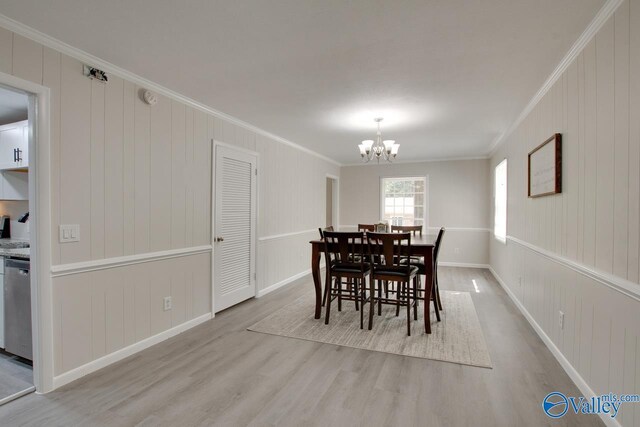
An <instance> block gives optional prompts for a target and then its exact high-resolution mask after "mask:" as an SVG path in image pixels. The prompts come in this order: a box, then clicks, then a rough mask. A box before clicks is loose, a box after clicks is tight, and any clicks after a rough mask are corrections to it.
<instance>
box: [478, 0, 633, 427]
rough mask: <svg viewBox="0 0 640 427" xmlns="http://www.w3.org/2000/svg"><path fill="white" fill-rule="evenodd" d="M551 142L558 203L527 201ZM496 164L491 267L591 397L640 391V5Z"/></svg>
mask: <svg viewBox="0 0 640 427" xmlns="http://www.w3.org/2000/svg"><path fill="white" fill-rule="evenodd" d="M556 132H560V133H562V138H563V141H562V148H563V153H562V155H563V170H562V180H563V181H562V194H559V195H554V196H549V197H542V198H536V199H528V198H527V188H526V185H527V184H526V183H527V170H526V161H527V153H528V152H529V151H531V150H532V149H533V148H534V147H536V146H537V145H539V144H540V143H541V142H542V141H544V140H546V139H547V138H548V137H550V136H551V135H552V134H553V133H556ZM505 157H506V158H507V159H508V226H507V227H508V228H507V234H508V235H509V238H508V240H507V243H506V245H505V244H502V243H499V242H498V241H495V240H494V239H491V265H492V267H493V269H494V270H495V271H496V273H497V274H498V275H499V277H500V278H501V279H502V281H503V282H504V283H505V285H506V286H507V288H508V289H509V290H510V292H511V293H512V294H513V295H514V296H515V298H516V299H517V301H519V303H520V304H521V305H522V306H523V307H524V309H525V310H527V311H528V313H529V314H530V315H531V317H532V318H533V320H534V321H535V322H536V323H537V324H538V325H539V326H540V328H541V329H542V331H543V332H544V334H546V335H547V336H548V337H549V338H550V339H551V341H552V342H553V345H555V346H556V347H557V348H558V349H559V351H560V352H561V354H562V356H563V357H564V358H566V359H567V361H568V363H570V365H571V366H572V369H575V371H576V373H577V374H578V375H579V376H580V377H581V378H582V379H583V380H584V381H585V382H586V384H588V386H589V387H590V388H591V389H592V390H593V391H595V392H596V393H598V394H602V393H608V392H613V393H640V363H639V361H640V285H638V283H639V276H640V272H639V270H638V268H639V267H638V244H639V239H640V215H639V213H640V205H639V203H640V189H639V186H640V175H639V172H640V0H631V1H625V2H623V3H622V5H621V6H620V7H619V8H618V10H617V11H616V12H615V15H614V16H612V17H611V18H610V19H609V20H608V21H607V22H606V23H605V24H604V26H603V27H602V28H601V29H600V31H599V32H598V33H597V34H596V36H595V37H594V38H593V40H591V41H590V42H589V43H588V45H587V46H586V47H585V49H584V50H583V51H582V52H581V53H580V54H579V55H578V57H577V58H576V59H575V61H573V63H571V64H570V65H569V67H568V68H567V70H566V71H565V72H564V73H563V74H562V76H561V77H560V78H559V79H558V81H557V82H556V83H555V84H554V85H553V87H552V88H551V89H550V90H549V92H547V93H546V95H545V96H544V97H543V99H542V100H541V101H540V102H539V103H538V104H537V106H536V107H535V109H534V110H533V111H532V112H531V113H530V114H529V115H528V116H527V118H526V119H525V120H524V121H523V122H522V123H521V124H520V126H519V127H518V128H517V129H516V130H515V131H514V132H513V133H512V134H511V135H510V136H509V137H508V138H507V140H506V142H505V143H504V144H503V145H502V146H501V147H500V148H499V150H498V151H497V152H496V153H495V155H494V156H493V158H492V159H491V165H492V169H493V167H495V165H497V163H498V162H500V161H501V160H502V159H503V158H505ZM491 176H492V177H493V174H492V175H491ZM520 281H521V282H522V283H521V284H520ZM560 310H562V311H564V313H565V326H564V328H563V329H560V327H559V320H558V317H559V311H560ZM622 408H623V409H622V415H621V416H620V417H619V419H618V421H620V422H621V423H622V425H625V426H633V425H636V426H637V425H640V405H631V404H628V406H626V407H625V405H623V406H622Z"/></svg>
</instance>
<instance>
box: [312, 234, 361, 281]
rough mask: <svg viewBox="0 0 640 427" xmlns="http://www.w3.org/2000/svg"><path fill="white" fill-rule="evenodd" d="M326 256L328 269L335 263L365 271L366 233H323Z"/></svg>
mask: <svg viewBox="0 0 640 427" xmlns="http://www.w3.org/2000/svg"><path fill="white" fill-rule="evenodd" d="M322 234H323V236H324V254H325V262H326V265H327V268H328V269H330V270H331V268H332V267H333V265H334V263H340V264H348V265H352V266H354V267H357V266H359V267H360V268H361V269H362V270H363V271H364V258H365V257H364V254H365V252H364V248H365V244H364V233H362V232H355V231H354V232H341V231H323V233H322Z"/></svg>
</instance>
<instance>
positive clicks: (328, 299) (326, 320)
mask: <svg viewBox="0 0 640 427" xmlns="http://www.w3.org/2000/svg"><path fill="white" fill-rule="evenodd" d="M328 285H329V286H328V287H327V290H328V293H329V296H328V297H327V310H326V312H325V315H324V324H325V325H328V324H329V314H330V312H331V300H332V298H331V282H329V283H328Z"/></svg>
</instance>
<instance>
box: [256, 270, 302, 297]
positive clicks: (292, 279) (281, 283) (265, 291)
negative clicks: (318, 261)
mask: <svg viewBox="0 0 640 427" xmlns="http://www.w3.org/2000/svg"><path fill="white" fill-rule="evenodd" d="M310 274H311V269H308V270H305V271H302V272H300V273H298V274H294V275H293V276H291V277H287V278H286V279H284V280H281V281H279V282H278V283H274V284H273V285H271V286H269V287H267V288H264V289H261V290H259V291H258V292H256V298H260V297H263V296H265V295H267V294H269V293H271V292H273V291H275V290H276V289H278V288H281V287H283V286H285V285H288V284H289V283H291V282H295V281H296V280H298V279H302V278H303V277H305V276H307V275H310Z"/></svg>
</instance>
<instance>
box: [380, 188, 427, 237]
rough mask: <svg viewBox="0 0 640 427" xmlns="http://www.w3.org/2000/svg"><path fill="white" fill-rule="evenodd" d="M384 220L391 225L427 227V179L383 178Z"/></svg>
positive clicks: (381, 196)
mask: <svg viewBox="0 0 640 427" xmlns="http://www.w3.org/2000/svg"><path fill="white" fill-rule="evenodd" d="M381 184H382V185H381V195H380V199H381V205H382V206H381V212H382V219H383V220H386V221H389V223H390V224H391V225H425V224H426V215H427V209H426V200H427V185H426V178H425V177H415V178H382V182H381Z"/></svg>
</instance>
